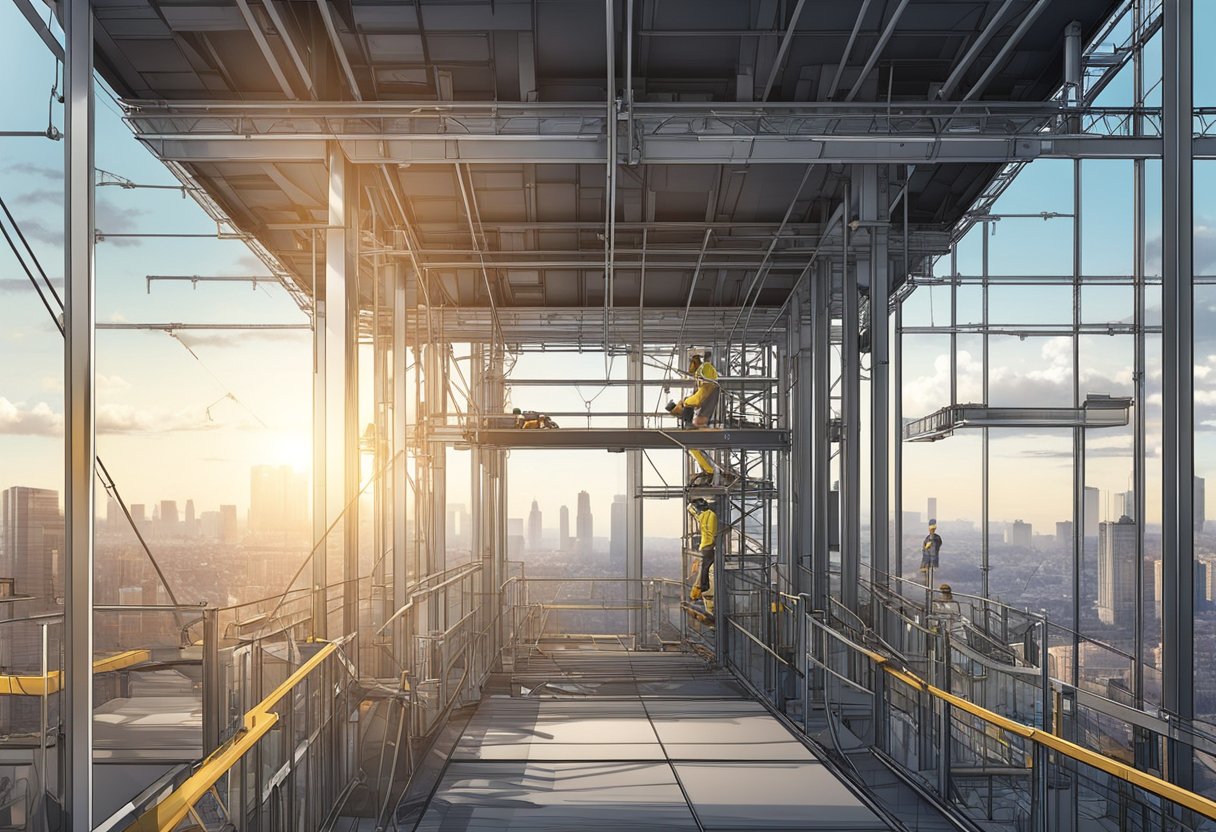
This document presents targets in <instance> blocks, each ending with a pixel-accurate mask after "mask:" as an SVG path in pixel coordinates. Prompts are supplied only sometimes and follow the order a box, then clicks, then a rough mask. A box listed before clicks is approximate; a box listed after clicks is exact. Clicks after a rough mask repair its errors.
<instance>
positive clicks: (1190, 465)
mask: <svg viewBox="0 0 1216 832" xmlns="http://www.w3.org/2000/svg"><path fill="white" fill-rule="evenodd" d="M1193 18H1194V9H1193V7H1192V4H1191V2H1190V0H1165V2H1164V3H1163V11H1162V19H1163V23H1162V61H1161V64H1162V69H1163V79H1162V89H1163V94H1162V118H1161V133H1162V139H1163V157H1162V165H1161V170H1162V183H1161V184H1162V199H1163V205H1162V211H1161V218H1162V246H1161V251H1162V287H1161V298H1162V319H1161V324H1162V339H1163V341H1164V344H1163V355H1162V357H1163V361H1162V368H1163V370H1164V373H1163V380H1162V393H1163V399H1164V407H1163V418H1162V423H1163V431H1162V434H1163V436H1162V438H1163V448H1162V454H1161V457H1162V466H1163V470H1162V496H1163V498H1164V500H1163V506H1162V516H1161V528H1162V587H1163V592H1162V599H1161V600H1162V616H1161V617H1162V647H1163V652H1164V661H1163V662H1162V665H1163V666H1162V706H1163V708H1164V710H1165V711H1166V712H1167V713H1168V714H1170V716H1171V717H1173V718H1175V719H1178V720H1180V721H1182V722H1183V723H1189V721H1190V720H1191V718H1192V717H1193V716H1194V711H1195V691H1194V681H1195V676H1194V646H1195V641H1194V636H1195V633H1194V624H1195V608H1194V601H1195V596H1194V592H1193V586H1194V580H1195V573H1194V563H1195V540H1194V533H1195V532H1194V519H1193V515H1194V505H1193V503H1192V500H1193V499H1194V464H1195V460H1194V437H1195V412H1194V376H1193V373H1194V314H1193V313H1194V285H1193V277H1192V275H1193V271H1192V266H1193V257H1194V254H1193V250H1192V245H1193V237H1194V229H1193V219H1194V216H1193V215H1194V206H1193V204H1192V201H1191V200H1192V178H1193V173H1192V156H1193V148H1192V132H1193V131H1192V127H1191V120H1192V87H1191V84H1192V69H1193V66H1192V35H1193V22H1194V19H1193ZM1193 765H1194V761H1193V759H1192V755H1191V751H1190V746H1188V745H1187V744H1186V743H1185V742H1182V741H1179V740H1177V739H1170V740H1169V742H1168V744H1167V749H1166V774H1167V776H1168V777H1169V779H1170V781H1171V782H1173V783H1176V784H1178V785H1180V786H1182V787H1184V788H1188V789H1189V788H1191V787H1192V784H1193Z"/></svg>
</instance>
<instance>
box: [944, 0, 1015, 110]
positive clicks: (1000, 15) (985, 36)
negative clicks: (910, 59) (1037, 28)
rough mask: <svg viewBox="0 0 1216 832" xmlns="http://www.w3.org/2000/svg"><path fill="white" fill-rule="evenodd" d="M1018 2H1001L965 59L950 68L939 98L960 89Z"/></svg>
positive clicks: (948, 96)
mask: <svg viewBox="0 0 1216 832" xmlns="http://www.w3.org/2000/svg"><path fill="white" fill-rule="evenodd" d="M1016 2H1017V0H1005V2H1004V3H1002V4H1001V7H1000V8H999V9H997V10H996V14H994V15H993V16H992V17H991V18H990V19H989V20H988V23H987V24H986V25H985V26H984V28H983V29H981V30H980V31H979V32H978V33H977V34H976V36H975V40H974V41H972V42H971V47H970V48H969V49H968V50H967V54H965V55H963V59H962V60H961V61H959V62H958V63H957V64H956V65H955V66H954V69H952V70H950V76H949V77H948V78H947V79H946V83H944V84H942V88H941V89H940V90H939V91H938V93H937V97H938V98H944V99H948V98H950V96H952V95H954V91H955V90H956V89H958V85H959V84H960V83H961V82H962V80H963V76H964V75H966V74H967V70H969V69H971V65H972V64H973V63H975V59H976V58H977V57H979V54H980V50H981V49H983V48H984V47H985V46H987V45H988V41H990V40H992V36H993V35H995V34H996V32H997V29H999V28H1000V27H1001V26H1003V25H1004V22H1005V14H1006V13H1007V12H1008V11H1009V7H1010V6H1012V5H1013V4H1014V3H1016Z"/></svg>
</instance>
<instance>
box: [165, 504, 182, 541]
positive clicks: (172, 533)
mask: <svg viewBox="0 0 1216 832" xmlns="http://www.w3.org/2000/svg"><path fill="white" fill-rule="evenodd" d="M179 519H180V518H178V516H177V500H161V501H160V530H161V531H160V533H161V537H177V536H178V535H180V534H181V525H180V523H179V522H178V521H179Z"/></svg>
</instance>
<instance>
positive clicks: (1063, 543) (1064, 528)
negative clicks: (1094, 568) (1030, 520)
mask: <svg viewBox="0 0 1216 832" xmlns="http://www.w3.org/2000/svg"><path fill="white" fill-rule="evenodd" d="M1074 528H1075V527H1074V526H1073V524H1072V521H1071V520H1060V521H1058V522H1057V523H1056V545H1057V546H1059V547H1060V548H1061V549H1071V548H1072V544H1073V539H1072V536H1073V529H1074Z"/></svg>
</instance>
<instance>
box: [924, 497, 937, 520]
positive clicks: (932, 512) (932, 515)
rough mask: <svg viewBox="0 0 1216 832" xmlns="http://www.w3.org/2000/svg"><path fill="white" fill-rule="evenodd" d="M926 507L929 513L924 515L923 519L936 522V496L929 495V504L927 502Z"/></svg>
mask: <svg viewBox="0 0 1216 832" xmlns="http://www.w3.org/2000/svg"><path fill="white" fill-rule="evenodd" d="M926 508H927V509H928V511H929V514H928V516H926V517H925V519H926V520H927V521H929V522H930V523H934V522H936V521H937V498H936V497H930V498H929V504H928V506H926Z"/></svg>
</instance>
